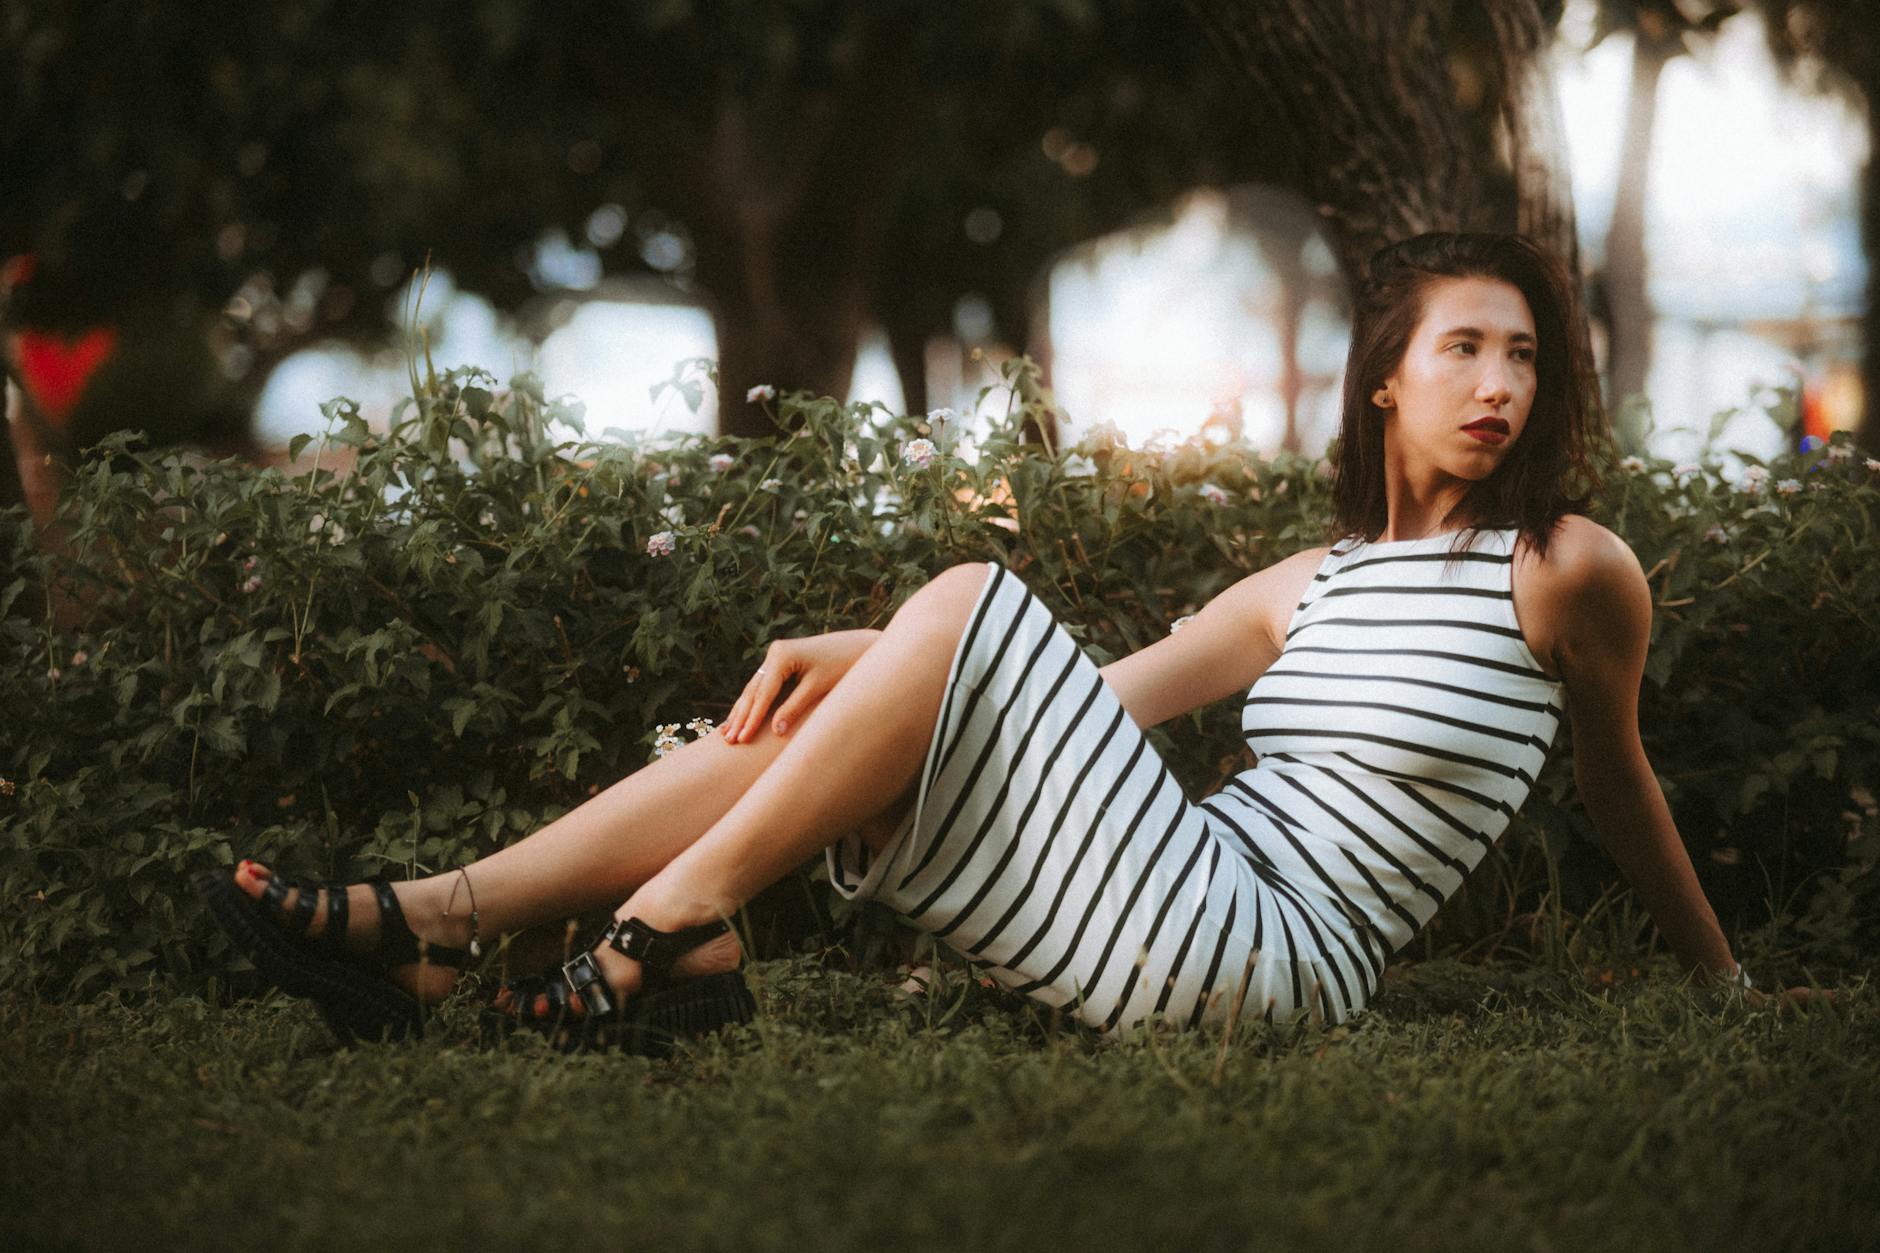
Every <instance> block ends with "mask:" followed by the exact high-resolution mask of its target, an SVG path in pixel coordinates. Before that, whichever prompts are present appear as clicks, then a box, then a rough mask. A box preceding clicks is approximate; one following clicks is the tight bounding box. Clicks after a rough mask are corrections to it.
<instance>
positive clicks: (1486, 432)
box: [1462, 416, 1509, 444]
mask: <svg viewBox="0 0 1880 1253" xmlns="http://www.w3.org/2000/svg"><path fill="white" fill-rule="evenodd" d="M1462 429H1463V430H1465V431H1467V432H1468V433H1469V434H1470V435H1472V436H1474V437H1475V438H1476V439H1479V440H1481V441H1482V442H1483V443H1484V444H1503V443H1506V442H1507V440H1508V434H1509V430H1508V423H1507V421H1506V420H1505V419H1503V418H1497V417H1492V416H1491V417H1483V418H1477V419H1476V420H1475V421H1473V422H1471V423H1469V424H1468V425H1466V426H1464V427H1463V428H1462Z"/></svg>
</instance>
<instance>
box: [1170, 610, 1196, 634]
mask: <svg viewBox="0 0 1880 1253" xmlns="http://www.w3.org/2000/svg"><path fill="white" fill-rule="evenodd" d="M1194 620H1195V616H1194V615H1193V614H1191V613H1187V614H1183V615H1182V616H1181V617H1179V618H1177V619H1175V621H1173V622H1171V623H1169V624H1168V633H1169V634H1170V635H1173V634H1175V632H1177V631H1179V630H1181V629H1182V628H1183V627H1185V626H1187V625H1188V624H1189V623H1190V622H1193V621H1194Z"/></svg>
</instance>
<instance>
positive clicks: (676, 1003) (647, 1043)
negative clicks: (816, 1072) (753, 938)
mask: <svg viewBox="0 0 1880 1253" xmlns="http://www.w3.org/2000/svg"><path fill="white" fill-rule="evenodd" d="M756 1013H757V1001H756V998H754V997H753V996H752V995H751V989H750V986H749V985H748V984H746V983H745V981H744V975H743V973H742V972H740V971H736V970H731V971H726V972H724V973H721V974H715V975H699V976H697V977H696V978H691V979H685V980H682V981H680V982H677V983H673V984H669V985H668V986H666V987H664V988H661V989H660V990H659V991H657V992H651V993H647V994H646V995H644V996H638V995H636V996H635V997H634V998H633V999H632V1000H631V1001H629V1002H628V1003H627V1007H626V1009H625V1010H624V1011H622V1012H621V1013H620V1014H617V1015H609V1016H608V1017H605V1018H601V1019H591V1018H589V1017H587V1016H586V1015H581V1014H573V1013H568V1014H564V1015H562V1016H561V1017H560V1018H559V1019H542V1020H535V1019H531V1020H519V1019H517V1018H515V1017H514V1016H512V1015H509V1014H505V1013H502V1012H501V1011H500V1010H495V1009H486V1010H485V1011H483V1015H482V1025H483V1032H484V1040H485V1042H486V1043H496V1042H500V1041H501V1040H503V1039H507V1038H508V1037H510V1036H513V1035H515V1034H517V1033H519V1032H523V1031H532V1032H537V1033H540V1034H542V1035H545V1036H547V1037H548V1039H549V1043H550V1045H551V1046H552V1047H554V1048H556V1049H559V1050H560V1051H562V1052H564V1053H586V1052H593V1051H596V1050H601V1049H618V1050H620V1051H621V1052H624V1053H629V1054H632V1055H634V1056H637V1057H665V1056H667V1055H668V1054H670V1053H671V1052H672V1049H673V1046H674V1045H675V1044H677V1043H678V1042H679V1041H681V1040H687V1039H694V1038H697V1037H699V1036H704V1035H709V1034H711V1033H712V1032H714V1031H717V1030H719V1029H720V1028H723V1027H729V1026H735V1025H737V1024H738V1023H744V1022H749V1021H750V1020H751V1019H752V1017H754V1016H755V1015H756Z"/></svg>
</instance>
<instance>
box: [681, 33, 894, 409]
mask: <svg viewBox="0 0 1880 1253" xmlns="http://www.w3.org/2000/svg"><path fill="white" fill-rule="evenodd" d="M889 16H891V15H889ZM893 27H894V23H893V22H892V21H890V20H888V17H884V18H883V20H881V21H879V22H877V23H875V24H874V26H873V28H872V29H871V31H870V32H868V34H867V36H866V38H865V40H864V42H863V44H862V46H861V47H860V48H859V50H858V52H857V54H856V55H855V56H854V57H853V59H852V60H851V61H850V62H849V64H848V65H847V66H845V67H844V69H843V71H842V73H841V74H840V76H839V77H838V78H837V80H836V82H835V83H834V84H833V85H832V86H829V87H827V88H823V89H820V90H816V91H808V90H804V91H797V92H793V93H791V94H789V95H787V96H786V97H784V98H782V99H771V100H759V101H751V100H747V99H741V98H740V97H739V96H738V95H737V94H736V92H735V89H734V88H732V87H727V88H726V89H725V90H724V92H723V94H722V96H721V99H720V103H719V105H718V108H717V113H716V117H715V118H714V121H713V125H712V128H711V131H710V134H709V137H708V139H707V141H706V142H707V155H706V158H705V160H703V161H699V160H697V159H692V160H685V161H679V162H675V163H671V164H668V165H666V167H665V168H667V169H671V170H675V171H677V172H678V177H679V179H680V180H681V181H680V182H678V183H677V184H675V185H673V186H670V187H668V188H666V189H665V190H666V192H667V193H668V194H669V195H671V197H672V202H673V207H674V208H675V209H676V210H677V211H678V216H680V217H681V218H682V219H683V220H685V221H686V222H687V223H688V225H690V226H691V228H692V230H693V233H694V237H695V240H696V243H697V248H698V269H697V276H698V280H699V283H700V285H701V286H702V287H704V289H705V291H706V293H707V294H708V295H709V296H710V298H711V301H712V306H713V316H714V321H715V323H716V327H717V332H718V429H719V431H720V432H722V433H723V434H726V435H741V436H762V435H770V434H775V433H776V430H777V428H776V425H775V424H774V423H773V422H772V420H771V418H770V417H769V416H768V415H767V414H766V413H765V411H764V410H763V408H762V407H761V406H758V405H753V404H749V403H747V402H746V401H745V393H746V392H747V390H748V389H749V388H750V387H752V386H753V385H756V384H768V385H770V386H773V387H775V388H777V390H778V391H780V392H781V391H791V390H796V389H799V388H801V389H807V390H809V391H812V392H814V393H816V394H818V395H829V396H835V397H837V398H844V397H846V395H847V393H848V386H849V380H850V378H851V377H852V376H853V374H854V369H855V355H856V351H857V349H858V346H859V344H860V341H861V335H862V331H863V329H864V328H865V326H866V324H867V317H868V303H869V288H870V281H871V279H872V276H873V271H874V268H875V266H876V265H877V264H878V263H879V259H880V254H881V246H882V241H883V237H884V234H885V230H886V226H887V220H888V210H889V208H890V206H891V205H892V203H893V197H894V192H895V184H896V176H897V173H898V171H899V167H900V163H901V160H902V158H903V156H904V154H905V152H906V150H907V144H908V140H909V136H910V135H911V134H912V132H913V130H914V126H913V122H914V118H913V111H914V109H915V108H916V107H917V106H918V103H919V99H920V97H919V94H918V93H917V92H914V91H911V90H909V88H908V86H907V84H908V83H909V82H910V81H911V80H912V79H913V77H914V76H915V73H916V70H917V67H916V66H915V65H914V64H913V50H912V49H910V48H908V47H906V44H907V42H908V41H907V40H906V38H905V37H904V34H903V32H900V31H898V30H896V29H893ZM655 168H657V167H655Z"/></svg>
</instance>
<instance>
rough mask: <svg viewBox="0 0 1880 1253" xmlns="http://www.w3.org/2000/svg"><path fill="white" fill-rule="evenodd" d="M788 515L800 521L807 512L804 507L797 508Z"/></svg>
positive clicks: (806, 515) (807, 515) (805, 516)
mask: <svg viewBox="0 0 1880 1253" xmlns="http://www.w3.org/2000/svg"><path fill="white" fill-rule="evenodd" d="M790 517H791V518H793V519H795V520H796V521H798V522H801V521H802V520H803V519H804V518H807V517H809V512H808V511H807V510H804V509H798V510H797V511H796V512H795V513H793V514H791V515H790Z"/></svg>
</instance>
